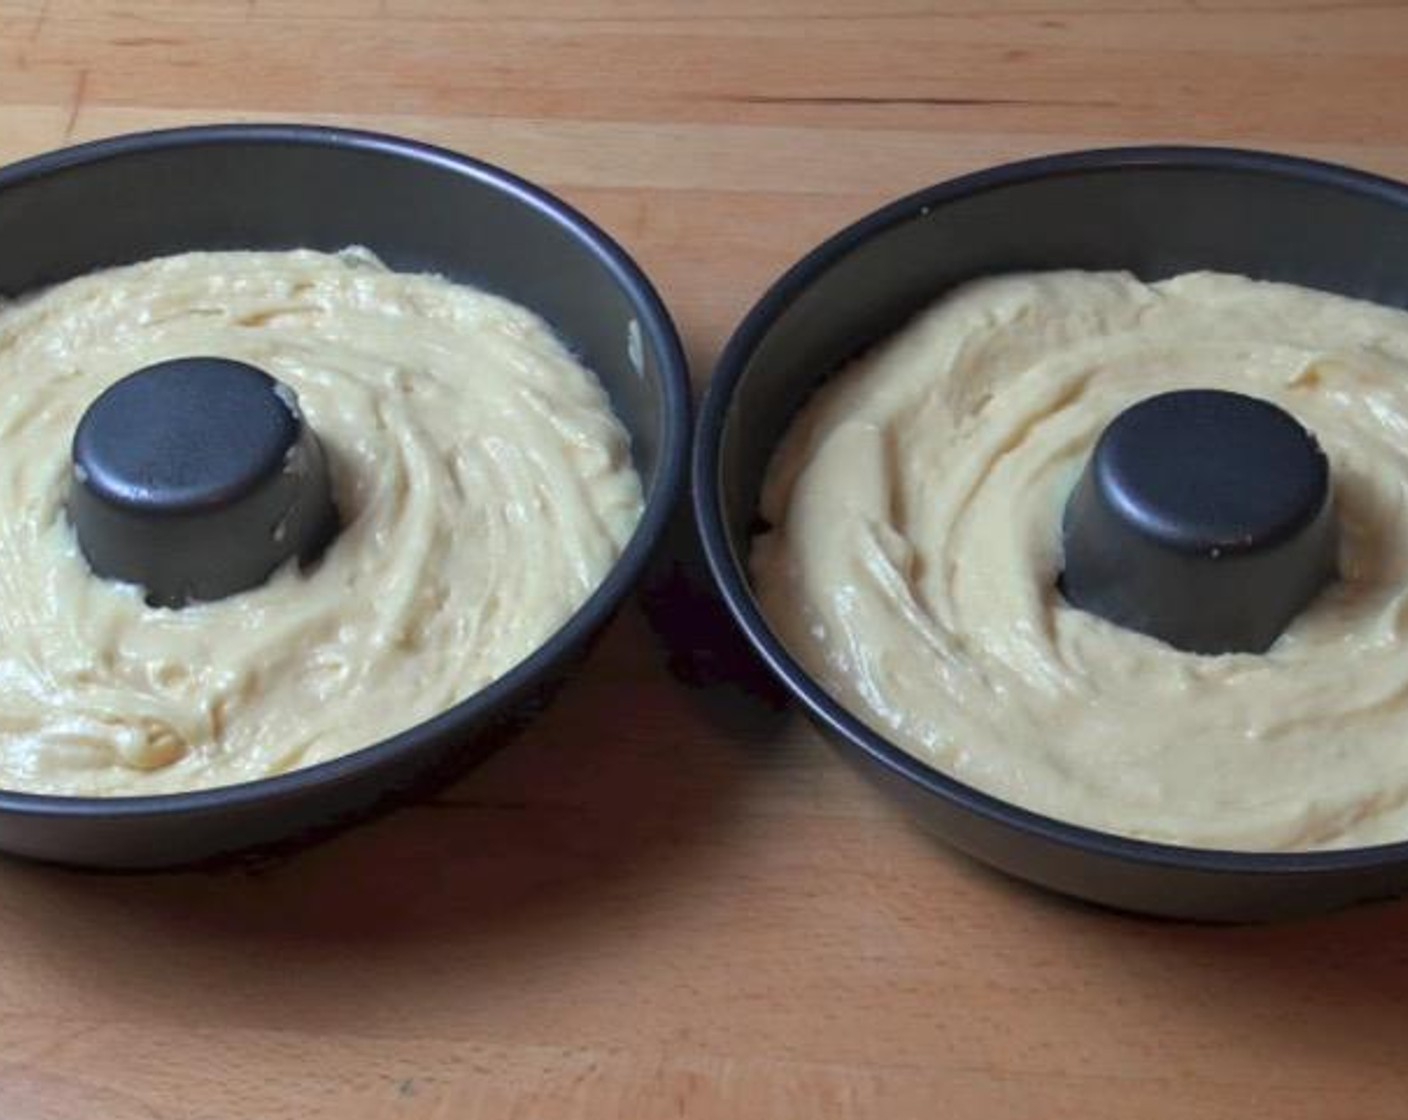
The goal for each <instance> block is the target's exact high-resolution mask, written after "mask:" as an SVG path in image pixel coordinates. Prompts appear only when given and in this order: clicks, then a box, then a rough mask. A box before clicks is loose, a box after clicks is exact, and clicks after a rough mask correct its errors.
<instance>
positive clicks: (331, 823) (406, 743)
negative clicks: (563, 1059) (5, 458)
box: [0, 125, 689, 868]
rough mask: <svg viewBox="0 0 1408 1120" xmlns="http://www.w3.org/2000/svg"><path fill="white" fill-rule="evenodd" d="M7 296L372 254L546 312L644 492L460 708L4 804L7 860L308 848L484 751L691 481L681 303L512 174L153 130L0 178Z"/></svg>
mask: <svg viewBox="0 0 1408 1120" xmlns="http://www.w3.org/2000/svg"><path fill="white" fill-rule="evenodd" d="M0 245H4V247H5V251H4V253H3V254H0V298H13V297H16V296H20V295H23V294H25V293H28V292H32V291H34V290H36V289H39V288H43V287H45V286H47V285H50V284H54V283H57V282H59V281H62V280H67V279H69V278H71V277H74V276H77V275H80V274H82V273H86V272H91V271H93V270H95V269H100V268H106V267H110V266H113V265H120V264H126V263H131V262H135V261H141V260H145V259H147V258H150V257H156V256H161V255H163V254H170V253H179V252H185V251H188V250H198V249H207V250H210V249H293V248H311V249H323V250H337V249H342V248H345V247H347V246H349V245H360V246H365V247H366V248H368V249H371V250H372V251H373V252H375V253H376V254H377V255H378V256H379V257H380V258H381V259H382V260H383V261H385V262H386V264H387V265H389V266H390V267H392V268H395V269H398V270H402V271H413V272H434V273H439V274H441V275H444V276H447V277H450V278H451V279H454V280H458V281H463V282H467V283H470V284H473V285H476V286H478V287H481V288H484V289H486V290H488V291H491V292H494V293H496V294H498V295H502V296H506V297H507V298H509V299H512V300H515V301H517V302H518V303H520V304H523V305H524V306H526V307H528V308H530V309H532V310H533V311H536V312H537V313H538V314H540V315H541V316H542V317H543V318H544V319H546V320H547V322H548V323H550V324H551V325H552V327H553V328H554V329H555V330H556V331H557V332H558V334H559V335H560V336H561V337H562V338H563V339H564V341H565V342H566V344H567V345H568V346H569V347H570V348H571V349H572V350H573V352H574V353H576V354H577V355H578V356H579V357H580V358H581V360H582V361H583V362H584V363H585V364H586V365H587V366H588V367H589V368H590V369H592V370H593V371H594V372H595V373H596V375H597V376H598V377H599V378H600V379H601V382H602V384H603V385H604V386H605V388H606V390H607V392H608V394H609V395H610V397H611V402H612V405H613V407H614V408H615V410H616V412H617V414H618V416H619V417H620V418H621V420H622V422H623V423H624V424H625V426H626V428H627V429H628V431H629V432H630V436H631V441H632V453H633V456H634V459H635V465H636V468H637V469H638V470H639V472H640V474H641V478H642V482H643V485H644V490H645V499H646V500H645V509H644V512H643V514H642V516H641V519H640V523H639V525H638V526H637V528H636V530H635V533H634V535H633V536H632V537H631V539H630V541H629V543H628V544H627V546H626V548H625V550H624V552H623V553H622V555H621V557H620V558H619V559H618V561H617V562H616V564H615V566H614V567H613V568H612V569H611V571H610V573H609V574H608V575H607V577H606V579H605V580H604V581H603V582H602V584H601V586H600V587H598V588H597V590H596V592H595V593H594V594H593V595H592V596H591V597H590V598H589V599H588V600H587V601H586V602H585V603H584V604H583V605H582V606H581V607H580V608H579V609H578V610H577V611H576V613H575V614H573V615H572V617H571V618H570V619H569V620H568V621H567V622H566V623H565V624H564V625H563V626H562V627H561V629H559V630H558V631H557V632H556V633H555V634H553V635H552V637H550V638H549V639H548V640H547V641H546V642H545V643H544V644H543V645H542V646H541V647H540V648H539V649H538V650H537V651H536V652H535V653H534V654H533V655H532V656H530V657H529V658H527V659H526V660H525V661H523V662H521V663H520V664H519V665H517V666H516V667H515V668H513V669H512V670H510V671H509V672H508V673H506V674H505V675H504V676H502V677H501V678H499V679H498V680H496V681H494V682H493V683H492V684H490V685H489V686H488V687H486V688H484V689H482V690H481V691H479V692H477V693H475V694H473V695H472V696H470V697H468V698H467V699H465V700H464V701H462V702H461V703H459V704H457V705H455V706H454V707H452V708H450V709H449V710H447V711H445V712H443V713H442V714H440V715H438V716H436V717H435V718H433V719H430V720H427V721H426V722H424V723H421V724H419V725H417V726H415V727H412V728H409V729H407V730H406V731H404V732H402V733H400V734H398V735H395V736H393V737H391V738H389V739H386V740H384V741H382V742H379V743H375V744H371V745H369V746H367V747H365V748H364V749H361V750H358V751H354V752H353V753H351V754H348V755H346V756H344V757H341V758H338V759H335V760H333V761H330V762H325V763H322V764H320V765H316V766H311V767H308V768H306V769H302V770H296V771H292V772H290V773H288V774H284V775H280V776H278V777H273V778H268V779H264V780H261V781H256V782H248V783H243V784H240V785H233V786H225V787H220V788H215V789H209V790H201V791H197V792H191V793H180V794H169V795H160V796H150V797H124V798H76V797H50V796H39V795H31V794H24V793H15V792H9V791H3V790H0V850H3V851H7V852H11V853H15V854H19V855H24V856H30V857H34V858H38V859H43V860H51V861H57V862H62V863H67V864H75V865H82V866H89V867H104V868H148V867H160V866H170V865H176V864H186V863H191V862H196V861H200V860H205V859H209V858H211V857H216V856H221V855H227V854H229V853H232V852H235V851H239V850H244V849H249V848H252V847H261V848H262V847H266V846H268V845H270V844H273V843H275V842H288V841H290V840H302V839H305V838H308V837H311V836H316V835H320V834H323V833H326V832H328V831H331V830H332V829H335V828H336V827H338V826H340V825H343V824H346V823H348V822H350V821H353V820H357V819H360V818H361V817H363V816H365V815H367V814H368V813H369V812H370V811H372V810H374V809H375V808H377V807H380V806H382V805H385V804H387V803H389V802H390V801H392V800H394V799H395V798H396V797H397V796H404V795H405V792H406V791H408V790H414V789H421V788H424V787H425V786H427V785H428V784H430V783H431V782H434V781H437V780H442V779H443V778H445V777H447V776H449V775H451V774H454V773H458V772H459V771H461V770H463V769H465V768H466V767H468V766H469V765H471V764H472V763H474V762H475V761H478V760H479V759H481V758H482V757H484V756H485V755H486V754H487V753H488V752H489V751H490V750H491V749H492V748H493V747H494V746H495V745H497V744H498V743H499V742H501V741H502V740H503V738H504V737H505V735H506V733H507V732H508V731H510V730H512V729H513V728H515V727H517V726H518V725H519V724H521V722H522V721H523V720H524V719H525V718H526V717H527V715H528V714H529V713H531V711H532V710H534V709H535V708H536V707H537V706H538V705H539V704H541V703H542V702H543V701H544V700H545V698H546V697H547V695H548V694H549V692H550V691H551V688H552V686H553V685H554V684H555V683H557V682H558V681H559V680H560V679H561V678H562V676H563V674H564V672H565V670H566V669H567V668H568V667H570V666H571V665H572V664H573V663H574V661H575V660H576V659H577V658H578V657H579V656H580V655H582V654H583V653H584V652H585V650H586V648H587V645H588V643H589V640H590V639H591V638H592V636H593V635H594V634H596V633H597V632H598V631H599V629H600V628H601V627H602V625H603V624H604V623H605V622H606V621H607V620H608V619H609V618H610V617H611V616H612V614H613V613H614V611H615V610H616V608H617V607H618V606H619V605H620V604H621V602H622V601H623V599H624V598H625V597H626V595H627V594H628V593H629V592H630V590H631V588H632V586H633V585H634V584H635V582H636V580H637V578H638V577H639V576H640V575H641V573H642V571H643V568H644V566H645V563H646V561H647V559H648V557H649V554H650V552H651V551H652V549H653V548H654V547H655V545H656V544H657V542H658V541H659V539H660V537H661V534H662V532H663V530H664V528H665V525H666V523H667V520H668V518H669V515H670V511H671V508H672V507H673V506H674V505H675V504H676V502H677V500H678V498H679V496H680V491H681V489H682V487H683V484H684V475H685V467H686V465H687V455H686V448H687V446H688V439H689V382H688V373H687V369H686V366H685V360H684V357H683V353H682V351H681V348H680V344H679V339H678V337H677V335H676V332H675V329H674V326H673V324H672V323H671V321H670V317H669V314H668V312H667V311H666V309H665V307H664V306H663V304H662V303H661V301H660V299H659V297H658V296H657V295H656V293H655V291H654V290H653V288H652V287H651V285H650V282H649V281H648V280H647V279H646V277H645V276H644V275H643V274H642V273H641V271H640V269H639V268H638V267H637V266H636V265H635V264H634V262H632V261H631V259H630V258H629V257H628V256H627V255H626V253H625V252H624V251H623V250H622V249H621V248H620V247H619V246H618V245H616V244H615V243H614V242H613V241H612V240H611V239H610V238H609V237H607V236H606V234H604V233H603V232H602V231H601V230H600V229H598V228H597V227H596V226H594V225H593V224H592V223H591V222H590V221H588V220H587V219H586V218H584V217H583V216H582V215H581V214H579V213H578V212H577V211H575V210H574V209H572V208H571V207H569V206H567V205H566V204H565V203H563V202H561V201H560V200H558V199H556V198H554V197H553V196H552V195H550V194H548V193H547V192H545V191H543V190H541V189H540V188H538V187H535V186H533V185H532V184H530V183H527V182H525V181H524V180H522V179H519V178H517V177H515V176H513V175H511V174H509V173H507V172H505V171H502V170H500V169H498V168H496V167H492V166H490V165H488V164H485V163H481V162H479V161H477V160H473V159H468V158H465V157H463V156H460V155H457V154H455V153H453V152H448V151H444V150H441V149H437V148H433V147H428V146H426V145H423V144H418V143H414V142H412V141H409V140H403V139H398V138H396V137H391V136H382V135H375V134H371V133H364V132H353V131H344V130H339V129H330V128H318V127H307V126H297V125H271V126H264V125H256V126H245V125H232V126H216V127H207V128H189V129H177V130H172V131H163V132H150V133H142V134H138V135H132V136H123V137H118V138H115V139H110V140H102V141H98V142H96V143H92V144H85V145H82V146H79V147H74V148H68V149H65V150H62V151H56V152H51V153H48V154H46V155H41V156H38V157H36V158H34V159H29V160H26V161H24V162H22V163H18V164H14V165H12V166H10V167H7V168H4V169H3V170H0Z"/></svg>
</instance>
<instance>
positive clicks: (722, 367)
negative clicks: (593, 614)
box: [693, 147, 1408, 921]
mask: <svg viewBox="0 0 1408 1120" xmlns="http://www.w3.org/2000/svg"><path fill="white" fill-rule="evenodd" d="M1405 261H1408V187H1405V186H1404V185H1402V184H1399V183H1395V182H1391V181H1389V180H1386V179H1383V178H1379V177H1376V176H1373V175H1369V174H1365V173H1362V172H1358V171H1354V170H1350V169H1348V168H1343V167H1336V166H1331V165H1328V164H1324V163H1317V162H1312V161H1308V160H1303V159H1296V158H1291V157H1287V156H1279V155H1272V154H1265V153H1259V152H1249V151H1238V150H1229V149H1208V148H1182V147H1155V148H1125V149H1111V150H1102V151H1088V152H1074V153H1069V154H1063V155H1055V156H1049V157H1044V158H1039V159H1033V160H1028V161H1024V162H1021V163H1015V164H1010V165H1007V166H1003V167H998V168H994V169H991V170H987V171H982V172H979V173H976V174H973V175H968V176H965V177H963V178H960V179H956V180H954V181H952V182H948V183H942V184H940V185H937V186H934V187H931V188H929V189H926V190H923V191H920V192H919V193H917V194H914V195H911V196H909V197H907V198H904V199H901V200H900V201H898V202H895V203H893V204H892V205H889V206H886V207H885V208H884V209H882V210H879V211H877V212H876V213H874V214H871V215H870V216H869V217H866V218H864V219H862V220H861V221H859V222H857V223H856V224H855V225H853V226H851V227H850V228H848V229H846V230H844V231H842V232H841V233H838V234H837V235H836V236H834V237H833V238H831V239H830V240H828V241H827V242H826V243H825V244H823V245H822V246H820V247H819V248H818V249H816V250H815V251H814V252H812V253H811V254H810V255H808V256H807V257H806V258H805V259H803V260H802V261H801V262H800V263H798V264H797V265H796V266H795V267H793V268H792V269H791V270H790V271H789V272H787V273H786V274H785V275H784V276H783V277H782V278H781V279H780V280H778V281H777V283H776V284H775V285H774V286H773V287H772V288H771V290H769V291H768V292H767V293H766V295H764V297H763V298H762V300H761V301H760V302H759V303H758V304H757V306H756V307H754V308H753V310H752V311H751V312H750V313H749V315H748V316H747V317H746V318H745V319H744V321H743V323H742V324H741V325H740V326H739V328H738V330H737V332H736V333H735V334H734V336H733V337H732V339H731V340H730V341H729V343H728V345H727V347H726V349H725V351H724V353H723V355H722V357H721V359H720V361H719V363H718V367H717V369H716V370H715V372H714V375H713V378H712V380H711V382H710V384H709V389H708V393H707V395H706V398H705V401H704V404H703V408H702V410H701V415H700V419H699V425H698V432H697V438H696V444H695V451H694V464H693V474H694V501H695V515H696V518H697V521H698V525H699V531H700V535H701V538H702V541H703V545H704V550H705V553H706V556H707V559H708V563H709V567H710V569H711V571H712V573H713V576H714V578H715V580H716V582H717V584H718V587H719V589H720V590H721V592H722V594H723V597H724V599H725V601H726V603H727V605H728V608H729V610H730V611H731V612H732V613H733V615H734V617H735V618H736V620H737V621H738V623H739V625H740V626H741V627H742V628H743V630H744V631H745V632H746V634H747V636H748V638H749V640H750V641H751V643H752V644H753V646H754V647H755V648H756V650H757V651H758V653H759V654H761V656H762V658H763V659H764V661H765V662H766V663H767V664H768V666H769V667H770V668H771V669H772V671H773V672H774V673H775V674H776V675H777V676H778V677H779V678H780V679H781V681H782V682H783V684H784V685H785V686H786V687H787V689H788V690H789V691H790V693H791V694H792V695H793V696H794V697H795V698H796V700H797V701H799V702H800V704H801V705H802V707H803V708H804V709H805V710H806V712H807V713H808V714H809V715H810V717H811V718H812V720H813V721H814V722H815V723H816V725H817V726H818V727H819V728H820V729H821V731H822V733H823V734H824V735H825V736H826V737H827V738H828V739H829V740H830V741H831V742H832V743H834V744H835V745H836V746H837V747H838V748H839V749H840V751H841V754H842V755H843V757H845V758H846V759H847V760H849V761H850V762H852V763H854V764H855V765H856V766H858V767H859V768H860V769H861V771H862V772H863V773H864V774H865V775H867V776H868V777H869V778H871V779H873V780H874V781H875V782H877V783H878V784H879V785H880V786H881V787H882V788H883V789H884V790H885V791H886V792H887V793H888V794H890V795H891V796H892V797H893V798H894V799H895V801H897V802H898V803H899V804H900V805H902V806H903V807H904V808H905V809H906V810H907V811H908V812H909V813H910V814H911V815H912V816H913V817H914V818H915V819H916V820H917V821H918V822H920V824H922V825H923V826H924V827H926V828H927V829H929V830H930V831H931V832H933V833H934V834H935V835H936V836H938V837H939V838H941V839H942V840H944V841H946V842H947V843H949V844H952V845H953V846H955V847H957V848H959V849H961V850H962V851H964V852H967V853H968V854H969V855H972V856H974V857H976V858H978V859H980V860H983V861H985V862H987V863H989V864H991V865H992V866H994V867H997V868H1000V869H1002V870H1003V871H1006V872H1009V873H1010V874H1012V875H1015V876H1018V877H1020V878H1023V879H1027V880H1029V881H1031V882H1033V883H1038V884H1041V885H1043V886H1046V887H1049V888H1052V889H1054V890H1057V891H1061V892H1064V893H1066V894H1070V895H1076V896H1079V897H1081V898H1084V899H1088V900H1091V901H1094V902H1097V903H1102V904H1105V905H1108V906H1113V907H1118V908H1121V909H1127V910H1134V911H1141V912H1145V913H1150V914H1159V915H1167V916H1177V917H1185V918H1198V919H1208V920H1220V921H1238V920H1257V919H1268V918H1273V917H1280V916H1285V915H1290V914H1296V913H1304V912H1309V911H1315V910H1323V909H1328V908H1331V907H1336V906H1341V905H1344V904H1347V903H1351V902H1356V901H1360V900H1366V899H1378V898H1384V897H1389V896H1394V895H1397V894H1400V893H1402V892H1404V891H1405V890H1408V843H1399V844H1390V845H1384V846H1379V847H1372V848H1357V849H1347V850H1336V851H1323V852H1305V853H1266V854H1262V853H1247V852H1232V851H1213V850H1206V849H1193V848H1181V847H1174V846H1169V845H1162V844H1154V843H1146V842H1142V841H1137V840H1130V839H1126V838H1123V837H1120V836H1115V835H1109V834H1106V833H1102V832H1097V831H1093V830H1090V829H1087V828H1081V827H1077V826H1075V825H1071V824H1067V823H1065V822H1062V821H1059V820H1054V819H1052V818H1049V817H1045V816H1041V815H1039V814H1037V813H1033V812H1029V811H1027V810H1025V809H1022V808H1020V807H1018V806H1016V805H1012V804H1010V803H1007V802H1004V801H1002V800H999V799H997V798H995V797H991V796H989V795H987V794H985V793H982V792H980V791H978V790H976V789H973V788H972V787H970V786H967V785H965V784H963V783H962V782H959V781H956V780H955V779H953V778H951V777H949V776H947V775H946V774H943V773H941V772H940V771H938V770H936V769H934V768H933V767H930V766H928V765H926V764H924V763H923V762H920V761H919V760H918V759H916V758H914V757H912V756H910V755H908V754H906V753H905V752H904V751H902V750H900V749H899V748H898V747H897V746H895V745H894V744H893V743H890V742H888V741H887V740H886V739H885V738H884V737H883V736H881V735H880V734H878V733H877V732H875V731H874V730H872V729H871V728H870V727H868V726H867V725H866V724H865V723H863V722H862V721H861V720H860V719H858V718H857V717H855V716H854V715H852V714H851V713H849V712H847V711H846V710H845V709H844V708H842V707H841V705H839V704H838V703H837V702H836V701H835V700H833V699H832V698H831V697H830V696H829V695H828V694H827V693H826V691H825V690H824V689H823V688H822V687H821V686H820V685H819V684H818V683H817V682H816V681H815V680H814V679H813V678H811V677H810V676H809V675H808V674H807V672H806V671H805V670H804V669H803V668H802V667H801V665H799V664H798V662H797V661H796V660H795V659H794V658H793V657H792V656H791V655H790V654H789V653H788V652H787V650H786V649H785V648H784V647H783V645H782V643H781V642H780V641H779V640H778V638H777V635H776V634H775V633H774V632H773V631H772V629H771V628H770V627H769V625H768V623H767V620H766V619H765V618H764V617H763V615H762V613H761V612H760V610H759V608H758V604H757V601H756V600H755V598H754V595H753V592H752V589H751V588H750V586H749V577H748V569H747V555H748V548H749V538H750V535H751V533H752V531H753V525H754V519H755V515H756V510H757V504H758V494H759V488H760V484H761V482H762V479H763V476H764V473H765V471H766V469H767V465H768V462H769V459H770V457H771V455H772V452H773V450H774V448H775V447H776V446H777V444H778V442H779V440H780V438H781V436H782V434H783V432H784V431H785V430H786V428H787V425H788V423H789V422H790V420H791V419H792V417H793V415H794V414H795V413H796V411H797V409H798V407H799V406H800V405H801V404H802V403H803V401H805V400H806V398H807V397H808V396H809V395H810V394H811V393H812V392H813V390H815V389H816V387H817V385H818V383H819V382H820V381H821V380H822V379H823V378H825V377H826V376H827V375H828V374H830V373H831V372H833V371H834V370H836V369H837V368H838V367H839V366H841V365H842V364H844V363H845V362H846V361H847V360H848V359H850V358H852V357H854V356H856V355H857V354H858V353H860V352H861V351H863V350H865V349H866V348H867V347H869V346H870V345H872V344H873V343H875V342H877V341H879V340H880V339H882V338H884V337H886V336H887V335H889V334H890V333H892V332H893V331H895V330H896V329H898V328H899V327H901V326H903V325H904V323H905V322H906V321H907V320H908V319H909V318H910V317H911V316H913V315H914V314H915V313H916V312H918V311H919V310H920V309H922V308H923V307H925V306H926V305H928V304H929V303H931V302H932V301H933V300H935V299H936V298H937V297H939V296H940V295H942V294H943V293H944V292H945V291H946V290H948V289H950V288H952V287H953V286H954V285H956V284H959V283H961V282H963V281H965V280H969V279H972V278H974V277H978V276H984V275H990V274H995V273H1003V272H1013V271H1020V270H1039V269H1062V268H1079V269H1128V270H1130V271H1132V272H1134V273H1135V274H1137V275H1138V276H1139V277H1141V278H1142V279H1145V280H1156V279H1159V278H1163V277H1168V276H1173V275H1176V274H1178V273H1182V272H1188V271H1192V270H1198V269H1213V270H1218V271H1223V272H1232V273H1241V274H1243V275H1247V276H1252V277H1256V278H1261V279H1269V280H1279V281H1287V282H1291V283H1295V284H1301V285H1305V286H1308V287H1312V288H1320V289H1324V290H1326V291H1330V292H1338V293H1342V294H1345V295H1349V296H1354V297H1358V298H1360V299H1367V300H1373V301H1375V302H1378V303H1384V304H1389V305H1393V306H1397V307H1408V267H1405V263H1404V262H1405ZM1404 749H1405V750H1406V751H1408V742H1405V744H1404Z"/></svg>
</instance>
